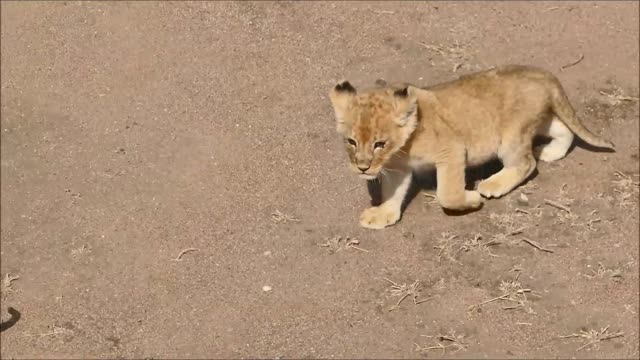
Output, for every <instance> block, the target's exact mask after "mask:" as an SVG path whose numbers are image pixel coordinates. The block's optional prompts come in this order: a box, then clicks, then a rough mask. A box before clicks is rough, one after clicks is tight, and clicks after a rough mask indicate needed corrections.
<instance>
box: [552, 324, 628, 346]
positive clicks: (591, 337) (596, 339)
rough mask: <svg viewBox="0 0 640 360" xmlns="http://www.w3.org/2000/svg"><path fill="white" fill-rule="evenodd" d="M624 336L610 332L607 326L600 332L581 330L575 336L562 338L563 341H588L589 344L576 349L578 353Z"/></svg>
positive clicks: (563, 336)
mask: <svg viewBox="0 0 640 360" xmlns="http://www.w3.org/2000/svg"><path fill="white" fill-rule="evenodd" d="M622 336H624V333H623V332H622V331H621V332H617V333H610V332H609V326H606V327H604V328H602V329H600V331H598V330H589V331H584V330H580V332H579V333H574V334H570V335H562V336H560V338H561V339H567V338H583V339H586V340H587V343H586V344H584V345H582V346H580V347H579V348H578V349H576V351H580V350H582V349H584V348H587V347H589V346H592V345H597V344H598V343H600V342H601V341H606V340H611V339H615V338H619V337H622Z"/></svg>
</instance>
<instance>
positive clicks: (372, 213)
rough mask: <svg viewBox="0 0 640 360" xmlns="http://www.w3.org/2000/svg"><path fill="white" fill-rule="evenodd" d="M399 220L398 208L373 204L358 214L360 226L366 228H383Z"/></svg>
mask: <svg viewBox="0 0 640 360" xmlns="http://www.w3.org/2000/svg"><path fill="white" fill-rule="evenodd" d="M398 220H400V209H395V208H390V207H385V206H375V207H370V208H368V209H366V210H365V211H363V212H362V214H361V215H360V226H362V227H365V228H368V229H376V230H379V229H384V228H385V227H387V226H391V225H393V224H395V223H397V222H398Z"/></svg>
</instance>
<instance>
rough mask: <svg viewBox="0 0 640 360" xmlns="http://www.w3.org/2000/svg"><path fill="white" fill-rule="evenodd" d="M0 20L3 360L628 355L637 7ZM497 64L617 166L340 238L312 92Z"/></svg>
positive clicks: (340, 219)
mask: <svg viewBox="0 0 640 360" xmlns="http://www.w3.org/2000/svg"><path fill="white" fill-rule="evenodd" d="M1 20H2V34H1V40H2V57H1V60H2V72H1V75H2V82H1V84H2V103H1V105H2V122H1V131H0V132H1V140H2V146H1V150H2V163H1V165H2V166H1V170H2V175H1V181H2V188H1V190H2V206H1V210H2V221H1V225H2V232H1V235H2V265H1V275H2V277H3V278H5V277H6V276H7V275H9V276H11V277H14V276H18V277H19V278H18V279H16V280H14V281H7V282H3V283H2V319H3V320H5V319H7V318H8V314H7V312H6V311H7V307H9V306H11V307H14V308H15V309H16V310H18V311H20V312H21V314H22V317H21V319H20V320H19V321H18V322H17V323H16V324H15V325H14V326H13V327H11V328H9V329H8V330H6V331H4V332H3V333H2V338H1V340H2V357H3V358H44V357H46V358H64V357H74V358H81V357H89V358H118V357H125V358H134V357H135V358H144V357H153V358H196V357H200V358H202V357H224V358H231V357H254V358H255V357H296V358H318V357H323V358H354V357H358V358H363V357H368V358H416V357H440V356H445V357H461V358H483V357H488V358H509V357H512V358H522V357H527V358H535V357H538V358H552V357H559V358H569V357H577V358H594V357H610V358H633V357H635V358H637V357H638V356H639V355H640V353H639V350H638V341H639V335H638V334H639V330H638V312H639V311H640V309H639V306H638V292H639V288H638V281H639V279H638V258H639V256H638V236H639V234H638V226H639V224H638V215H639V213H638V211H639V208H638V185H637V183H638V181H639V179H638V173H639V169H638V141H639V140H638V132H639V130H640V129H639V120H638V119H639V111H638V102H637V101H636V100H635V99H633V97H636V98H637V97H638V76H639V73H638V33H639V31H638V21H639V17H638V3H637V2H626V3H623V2H618V3H615V2H607V3H604V2H602V3H589V2H584V3H582V2H580V3H570V2H557V3H551V2H544V3H543V2H541V3H506V2H500V3H497V2H496V3H489V2H474V3H444V2H437V3H419V2H407V3H366V2H357V3H346V2H335V3H329V2H313V3H312V2H296V3H284V2H280V3H267V2H260V3H247V2H242V3H241V2H237V3H217V2H194V3H188V2H180V3H169V2H158V3H153V2H136V3H120V2H104V3H100V2H83V3H77V2H46V3H45V2H42V3H36V2H28V3H10V2H5V1H3V2H2V16H1ZM581 58H582V60H581V61H580V62H578V63H577V64H576V65H574V66H571V67H567V68H566V69H564V71H561V67H562V66H564V65H568V64H571V63H574V62H577V61H578V60H579V59H581ZM507 63H517V64H530V65H536V66H540V67H544V68H546V69H549V70H552V71H554V72H555V73H556V74H557V75H558V77H559V78H560V79H561V81H562V82H563V83H564V85H565V87H566V89H567V91H568V93H569V95H570V98H571V101H572V102H573V104H574V105H575V107H576V109H577V111H578V113H579V114H580V116H581V117H582V119H583V121H584V123H585V124H586V125H587V126H588V127H590V128H591V129H593V130H594V131H595V132H597V133H601V134H603V135H604V136H606V137H608V138H610V139H612V140H613V141H614V142H615V144H616V145H617V151H616V152H615V153H607V152H596V151H592V150H591V149H585V148H584V147H582V146H580V145H579V144H578V146H576V147H575V148H574V149H573V151H572V152H571V153H570V154H569V155H568V157H567V158H565V159H563V160H561V161H558V162H556V163H553V164H540V165H539V167H538V170H539V171H538V173H537V174H536V175H535V176H534V177H533V178H532V179H531V181H529V182H528V183H527V184H526V186H524V187H520V188H518V189H517V190H516V191H514V192H513V193H512V194H510V195H509V196H507V197H505V198H503V199H499V200H492V201H489V202H487V203H486V206H485V207H484V208H483V209H482V210H481V211H478V212H475V213H471V214H468V215H465V216H450V215H447V214H445V213H444V212H443V211H442V210H441V209H440V208H439V207H438V206H436V205H435V204H433V203H430V198H429V197H427V196H424V195H422V194H418V195H417V196H416V197H415V198H414V199H413V201H412V202H411V203H410V205H409V207H408V208H407V210H406V213H405V214H404V217H403V219H402V221H401V222H400V223H399V224H398V225H396V226H394V227H391V228H388V229H386V230H383V231H369V230H366V229H361V228H359V226H358V224H357V218H358V215H359V213H360V211H361V210H363V209H364V208H365V207H366V206H367V205H368V203H369V195H368V193H367V187H366V186H365V184H363V183H362V182H361V181H360V180H359V179H357V178H356V177H355V176H354V175H352V174H351V173H350V172H349V170H348V167H347V163H346V156H345V154H344V153H343V150H342V148H341V147H340V140H339V139H338V138H337V136H336V134H335V133H334V119H333V116H332V110H331V108H330V104H329V103H328V99H327V96H326V95H327V92H328V89H329V88H330V86H331V85H332V84H333V83H334V82H335V81H336V80H338V79H340V78H342V77H346V78H349V79H350V80H351V81H352V83H354V84H356V85H359V86H370V85H373V84H374V82H375V81H376V80H377V79H385V80H387V81H411V82H414V83H417V84H420V85H428V84H433V83H435V82H439V81H444V80H449V79H453V78H455V77H457V76H459V75H460V74H464V73H468V72H470V71H474V70H479V69H485V68H488V67H490V66H493V65H499V64H507ZM454 70H455V72H454ZM601 91H602V92H604V94H603V93H601ZM605 94H614V95H615V94H617V95H618V97H617V98H616V97H610V96H607V95H605ZM623 96H627V97H631V98H624V97H623ZM523 195H524V196H526V198H527V199H528V200H524V197H523ZM545 200H550V201H551V202H553V203H554V204H555V203H557V204H560V205H561V206H563V207H566V209H567V210H568V211H565V210H562V209H559V208H556V207H554V206H552V205H549V204H547V203H545ZM518 209H519V210H518ZM274 213H276V215H273V214H274ZM336 236H342V237H347V236H349V237H350V238H351V239H354V238H355V239H357V241H359V243H358V244H356V243H349V241H347V240H344V241H342V242H338V241H334V242H333V243H331V242H330V243H329V245H330V246H328V247H324V246H320V244H324V243H326V242H327V239H330V238H332V237H336ZM523 239H528V240H530V241H531V242H532V244H537V245H539V247H540V248H542V249H546V250H550V251H552V252H547V251H543V250H538V249H536V248H535V247H534V246H533V245H531V244H529V243H527V242H525V241H523ZM492 241H494V242H498V243H497V244H492V243H491V242H492ZM348 244H351V245H348ZM354 246H355V247H354ZM190 248H193V249H197V250H194V251H190V252H186V253H184V254H183V255H182V257H181V259H180V260H179V261H174V259H175V258H176V257H177V256H178V255H179V254H180V253H181V252H182V251H183V250H186V249H190ZM360 250H366V251H360ZM385 278H386V279H388V280H390V281H393V282H395V283H396V284H397V285H398V286H399V287H401V285H403V284H407V285H411V284H414V282H415V281H417V282H418V284H417V285H418V286H419V287H418V288H417V290H416V292H417V294H416V297H414V296H413V295H411V294H409V296H408V297H406V298H405V299H404V300H403V301H402V302H401V303H400V304H399V306H398V307H394V305H395V304H396V303H397V302H398V300H400V299H401V297H402V296H403V294H406V293H407V292H411V291H412V288H411V287H410V286H409V287H404V288H402V287H401V289H400V290H398V289H395V290H398V291H397V292H392V291H391V290H394V289H393V288H392V284H391V283H390V282H389V281H387V280H385ZM265 286H268V287H265ZM263 287H265V288H263ZM269 289H270V290H269ZM265 290H269V291H265ZM496 298H497V299H496ZM414 299H416V300H417V301H416V303H417V304H415V303H414V301H413V300H414ZM490 299H496V300H494V301H492V302H487V303H485V304H482V303H483V302H485V301H487V300H490ZM422 300H426V301H423V302H421V301H422ZM478 304H482V305H478ZM474 305H475V306H474ZM390 310H391V311H390ZM605 327H608V329H607V330H606V331H603V328H605ZM581 331H584V332H585V333H581ZM590 331H594V332H590ZM620 332H621V333H622V334H619V333H620ZM570 334H576V335H584V336H579V337H572V338H560V336H563V335H570ZM616 335H618V336H616ZM589 336H591V338H589ZM609 337H612V338H609ZM592 340H593V342H594V343H593V344H591V345H589V346H587V347H584V348H581V347H582V346H583V345H585V344H588V343H589V342H590V341H592ZM598 340H601V341H598ZM579 348H581V349H580V350H578V349H579ZM456 351H457V352H456Z"/></svg>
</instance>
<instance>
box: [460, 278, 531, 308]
mask: <svg viewBox="0 0 640 360" xmlns="http://www.w3.org/2000/svg"><path fill="white" fill-rule="evenodd" d="M520 274H521V273H520V272H518V274H517V275H516V277H515V279H514V280H508V281H504V280H503V281H501V282H500V291H502V295H500V296H497V297H495V298H492V299H489V300H485V301H483V302H481V303H479V304H475V305H471V306H470V307H469V308H468V309H467V311H475V310H477V309H479V308H480V307H482V306H484V305H486V304H489V303H492V302H495V301H509V302H512V303H515V305H512V306H506V307H503V308H502V309H503V310H511V309H526V310H527V312H528V313H530V314H535V312H534V311H533V309H532V308H531V307H527V306H526V305H527V302H528V300H527V295H526V294H528V293H533V290H531V289H525V288H522V286H521V285H520V282H519V281H518V278H519V277H520Z"/></svg>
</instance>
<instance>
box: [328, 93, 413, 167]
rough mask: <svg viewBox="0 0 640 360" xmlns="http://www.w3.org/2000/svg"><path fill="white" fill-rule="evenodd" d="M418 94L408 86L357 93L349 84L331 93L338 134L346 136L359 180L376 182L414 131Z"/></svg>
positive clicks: (345, 140) (352, 164) (345, 139)
mask: <svg viewBox="0 0 640 360" xmlns="http://www.w3.org/2000/svg"><path fill="white" fill-rule="evenodd" d="M416 91H417V89H416V88H414V87H412V86H406V85H405V86H396V87H385V88H377V89H372V90H368V91H364V92H363V93H361V94H358V93H357V91H356V89H355V88H354V87H353V86H352V85H351V84H350V83H349V82H348V81H341V82H339V83H338V85H336V86H335V87H334V88H333V89H332V90H331V93H330V94H329V96H330V98H331V103H332V104H333V108H334V110H335V114H336V121H337V125H338V126H337V129H338V133H340V134H341V135H342V136H343V137H344V144H345V147H346V149H347V153H348V154H349V159H350V161H351V168H352V169H353V171H355V172H356V173H357V174H359V175H360V177H362V178H364V179H367V180H371V179H375V178H376V177H377V176H378V174H379V172H380V169H381V168H382V167H383V166H384V164H385V163H386V162H387V161H389V159H391V157H393V156H394V155H395V154H396V153H397V152H398V150H400V148H402V147H403V146H404V144H405V143H406V142H407V140H408V139H409V137H410V136H411V134H412V133H413V131H414V130H415V128H416V124H417V121H418V106H417V98H416Z"/></svg>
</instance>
